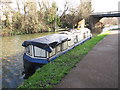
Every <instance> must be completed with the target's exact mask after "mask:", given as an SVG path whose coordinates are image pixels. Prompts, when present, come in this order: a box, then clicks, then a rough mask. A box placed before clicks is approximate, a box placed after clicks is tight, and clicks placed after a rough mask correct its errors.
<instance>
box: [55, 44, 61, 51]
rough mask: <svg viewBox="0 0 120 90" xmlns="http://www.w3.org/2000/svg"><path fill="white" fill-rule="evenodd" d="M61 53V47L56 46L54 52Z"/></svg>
mask: <svg viewBox="0 0 120 90" xmlns="http://www.w3.org/2000/svg"><path fill="white" fill-rule="evenodd" d="M60 51H61V45H58V46H57V47H56V52H57V53H58V52H60Z"/></svg>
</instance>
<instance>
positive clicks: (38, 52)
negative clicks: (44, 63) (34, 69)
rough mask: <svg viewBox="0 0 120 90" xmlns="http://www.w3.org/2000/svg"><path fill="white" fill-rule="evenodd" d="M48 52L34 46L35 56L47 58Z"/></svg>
mask: <svg viewBox="0 0 120 90" xmlns="http://www.w3.org/2000/svg"><path fill="white" fill-rule="evenodd" d="M46 54H47V53H46V51H45V50H43V49H41V48H38V47H35V46H34V56H35V57H43V58H45V57H46Z"/></svg>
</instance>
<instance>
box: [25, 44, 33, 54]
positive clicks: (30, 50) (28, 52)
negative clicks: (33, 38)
mask: <svg viewBox="0 0 120 90" xmlns="http://www.w3.org/2000/svg"><path fill="white" fill-rule="evenodd" d="M25 50H26V54H28V55H30V56H32V45H29V46H27V47H26V48H25Z"/></svg>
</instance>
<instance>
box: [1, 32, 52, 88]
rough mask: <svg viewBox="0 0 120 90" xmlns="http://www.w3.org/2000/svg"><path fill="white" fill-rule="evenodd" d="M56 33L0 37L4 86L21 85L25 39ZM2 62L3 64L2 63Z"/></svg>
mask: <svg viewBox="0 0 120 90" xmlns="http://www.w3.org/2000/svg"><path fill="white" fill-rule="evenodd" d="M49 34H54V33H53V32H49V33H37V34H26V35H16V36H9V37H0V40H1V41H0V52H2V53H1V54H0V60H2V61H0V66H2V68H1V69H0V70H1V71H0V81H2V88H16V87H17V86H18V85H20V84H21V83H22V82H23V81H24V79H23V78H22V75H21V73H22V72H23V58H22V56H23V52H24V47H22V43H23V42H24V41H25V40H29V39H33V38H37V37H41V36H45V35H49ZM1 63H2V64H1Z"/></svg>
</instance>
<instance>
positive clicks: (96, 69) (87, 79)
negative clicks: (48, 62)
mask: <svg viewBox="0 0 120 90" xmlns="http://www.w3.org/2000/svg"><path fill="white" fill-rule="evenodd" d="M117 87H118V30H113V31H111V34H110V35H108V36H107V37H105V38H104V39H103V40H101V41H100V42H99V43H98V44H97V45H95V47H94V48H93V49H92V50H91V51H90V52H89V53H88V54H87V55H86V57H84V58H83V60H82V61H80V62H79V63H78V64H77V65H76V67H75V68H73V69H72V70H71V71H70V72H69V74H68V75H66V76H65V77H64V78H63V79H62V81H61V82H60V84H58V85H56V88H117Z"/></svg>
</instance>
